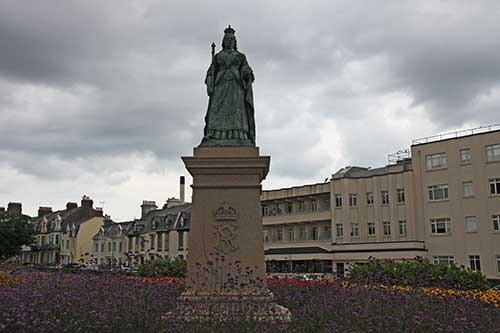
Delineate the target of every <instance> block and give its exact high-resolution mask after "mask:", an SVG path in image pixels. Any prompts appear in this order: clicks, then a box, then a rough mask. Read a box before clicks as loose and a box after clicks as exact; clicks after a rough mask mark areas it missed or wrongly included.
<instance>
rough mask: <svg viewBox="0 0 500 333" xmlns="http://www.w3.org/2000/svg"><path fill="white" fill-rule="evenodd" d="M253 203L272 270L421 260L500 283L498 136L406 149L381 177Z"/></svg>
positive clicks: (344, 177) (485, 132) (354, 173)
mask: <svg viewBox="0 0 500 333" xmlns="http://www.w3.org/2000/svg"><path fill="white" fill-rule="evenodd" d="M478 132H479V133H478ZM410 152H411V157H410ZM261 198H262V211H263V216H264V219H263V222H264V239H265V251H266V259H267V260H268V263H269V264H271V266H272V267H274V268H276V267H277V268H278V269H280V270H295V269H297V270H305V271H307V270H310V271H325V270H329V269H330V268H329V267H331V266H333V270H334V271H337V272H338V273H340V274H343V272H344V269H345V268H346V266H348V265H350V264H352V263H355V262H365V261H367V260H368V259H369V258H370V257H376V258H387V259H396V260H398V259H411V258H415V257H418V256H420V257H427V258H429V259H430V260H432V261H434V262H436V263H450V262H455V263H457V264H460V265H464V266H466V267H469V268H470V269H473V270H481V271H482V272H483V273H484V274H485V275H486V276H487V277H488V278H491V279H500V126H497V127H489V128H479V129H475V132H474V130H471V132H456V133H451V134H450V135H444V136H443V135H441V136H436V137H429V138H424V139H420V140H415V141H414V142H413V145H412V146H411V151H408V156H406V157H403V158H400V159H398V160H397V161H395V163H390V164H389V165H387V166H385V167H382V168H376V169H370V168H361V167H346V168H343V169H341V170H339V171H338V172H337V173H335V174H333V175H332V177H331V179H330V180H329V181H328V182H326V183H322V184H313V185H306V186H300V187H292V188H288V189H280V190H271V191H264V192H263V193H262V197H261ZM321 198H323V200H322V199H321ZM318 200H319V201H320V202H322V203H325V202H329V207H326V209H325V206H324V205H323V206H322V205H319V206H317V204H316V202H317V201H318ZM328 224H330V226H328ZM328 227H329V229H327V228H328ZM321 230H331V241H325V240H324V239H323V240H322V239H320V238H321V237H322V236H321V235H322V233H321ZM297 232H298V235H297ZM324 234H325V233H323V235H324Z"/></svg>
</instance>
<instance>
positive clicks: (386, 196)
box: [382, 191, 389, 205]
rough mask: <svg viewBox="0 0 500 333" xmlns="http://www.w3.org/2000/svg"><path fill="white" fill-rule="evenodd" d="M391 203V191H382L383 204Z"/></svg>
mask: <svg viewBox="0 0 500 333" xmlns="http://www.w3.org/2000/svg"><path fill="white" fill-rule="evenodd" d="M388 204H389V191H382V205H388Z"/></svg>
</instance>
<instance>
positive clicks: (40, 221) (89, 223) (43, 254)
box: [20, 196, 104, 265]
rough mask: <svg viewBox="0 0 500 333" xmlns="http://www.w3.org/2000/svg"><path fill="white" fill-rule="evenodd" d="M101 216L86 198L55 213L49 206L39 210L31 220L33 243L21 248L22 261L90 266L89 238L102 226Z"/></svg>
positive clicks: (98, 210) (90, 242) (71, 203)
mask: <svg viewBox="0 0 500 333" xmlns="http://www.w3.org/2000/svg"><path fill="white" fill-rule="evenodd" d="M102 215H103V213H102V210H101V209H98V208H94V207H93V201H92V199H90V198H89V197H87V196H83V198H82V200H81V206H80V207H79V206H78V204H77V203H76V202H68V203H67V204H66V209H64V210H59V211H55V212H53V211H52V208H51V207H39V209H38V215H37V216H36V217H34V218H33V219H31V224H32V226H33V228H34V230H35V243H34V244H31V245H30V246H25V247H24V248H23V250H22V252H21V255H20V259H21V262H23V263H30V264H44V265H58V264H69V263H89V262H90V261H91V259H92V258H91V253H92V251H91V249H90V246H91V244H92V236H93V235H94V234H95V233H96V232H97V231H98V230H99V228H100V227H101V225H102V224H103V221H104V218H103V216H102Z"/></svg>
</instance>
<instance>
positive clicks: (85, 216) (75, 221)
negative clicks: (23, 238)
mask: <svg viewBox="0 0 500 333" xmlns="http://www.w3.org/2000/svg"><path fill="white" fill-rule="evenodd" d="M98 216H102V211H100V210H96V209H92V208H90V209H89V208H87V207H77V208H72V209H63V210H58V211H55V212H53V213H50V214H47V215H45V216H43V217H34V218H32V219H31V224H32V225H33V228H34V229H35V232H36V233H41V225H42V223H43V222H45V221H47V233H50V232H53V231H55V230H54V228H55V227H56V223H55V222H56V220H57V219H59V218H60V219H61V229H60V230H61V231H62V232H66V229H67V227H68V226H70V228H71V227H72V226H73V225H74V226H75V230H76V232H78V230H79V228H80V224H82V223H84V222H86V221H88V220H90V219H91V218H94V217H98Z"/></svg>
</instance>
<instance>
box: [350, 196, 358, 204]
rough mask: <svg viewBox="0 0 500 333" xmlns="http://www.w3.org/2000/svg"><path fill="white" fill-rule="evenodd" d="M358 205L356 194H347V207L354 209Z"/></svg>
mask: <svg viewBox="0 0 500 333" xmlns="http://www.w3.org/2000/svg"><path fill="white" fill-rule="evenodd" d="M357 205H358V194H357V193H349V206H350V207H356V206H357Z"/></svg>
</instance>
